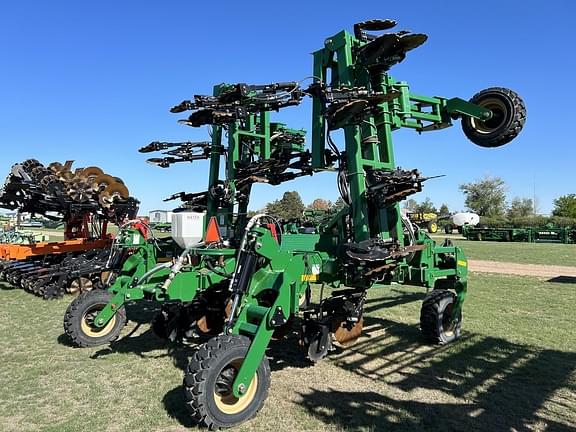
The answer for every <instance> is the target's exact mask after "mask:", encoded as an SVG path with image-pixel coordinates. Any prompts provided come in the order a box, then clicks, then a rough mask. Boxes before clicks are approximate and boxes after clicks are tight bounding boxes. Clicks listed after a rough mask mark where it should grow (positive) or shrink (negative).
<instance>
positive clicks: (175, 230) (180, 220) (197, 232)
mask: <svg viewBox="0 0 576 432" xmlns="http://www.w3.org/2000/svg"><path fill="white" fill-rule="evenodd" d="M205 217H206V213H205V212H202V213H199V212H177V213H172V238H173V239H174V241H175V242H176V243H177V244H178V246H180V247H181V248H183V249H185V248H187V247H189V246H192V245H194V244H196V243H199V242H200V241H202V237H204V219H205Z"/></svg>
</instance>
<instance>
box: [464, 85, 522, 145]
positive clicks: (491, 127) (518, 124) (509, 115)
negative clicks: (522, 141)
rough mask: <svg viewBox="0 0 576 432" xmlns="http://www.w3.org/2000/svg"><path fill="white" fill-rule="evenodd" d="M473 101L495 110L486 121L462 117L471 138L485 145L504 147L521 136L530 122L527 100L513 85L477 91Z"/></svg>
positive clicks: (471, 100)
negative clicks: (521, 132) (512, 88)
mask: <svg viewBox="0 0 576 432" xmlns="http://www.w3.org/2000/svg"><path fill="white" fill-rule="evenodd" d="M470 102H471V103H473V104H476V105H479V106H481V107H483V108H487V109H489V110H491V111H492V118H490V119H488V120H486V121H483V120H478V119H475V118H472V117H468V116H466V117H464V118H463V119H462V130H463V131H464V134H466V136H467V137H468V139H469V140H470V141H472V142H473V143H474V144H477V145H479V146H481V147H500V146H502V145H504V144H507V143H509V142H510V141H512V140H513V139H514V138H516V137H517V136H518V134H519V133H520V131H521V130H522V128H523V127H524V123H525V122H526V106H525V105H524V101H522V99H521V98H520V96H518V94H516V93H515V92H513V91H512V90H510V89H507V88H502V87H492V88H488V89H486V90H482V91H481V92H479V93H476V94H475V95H474V96H472V99H470Z"/></svg>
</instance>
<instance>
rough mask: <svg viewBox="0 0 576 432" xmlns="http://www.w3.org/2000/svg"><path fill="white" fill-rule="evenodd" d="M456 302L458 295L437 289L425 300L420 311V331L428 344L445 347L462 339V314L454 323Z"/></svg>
mask: <svg viewBox="0 0 576 432" xmlns="http://www.w3.org/2000/svg"><path fill="white" fill-rule="evenodd" d="M455 301H456V295H455V294H454V293H453V292H452V291H448V290H443V289H435V290H433V291H432V292H430V293H429V294H428V295H427V296H426V298H424V301H423V303H422V309H421V310H420V330H421V331H422V335H423V336H424V338H425V339H426V340H427V341H428V342H430V343H432V344H436V345H445V344H448V343H450V342H453V341H455V340H456V339H458V338H459V337H460V332H461V330H462V313H460V316H459V317H458V319H457V320H456V322H452V307H453V306H454V303H455Z"/></svg>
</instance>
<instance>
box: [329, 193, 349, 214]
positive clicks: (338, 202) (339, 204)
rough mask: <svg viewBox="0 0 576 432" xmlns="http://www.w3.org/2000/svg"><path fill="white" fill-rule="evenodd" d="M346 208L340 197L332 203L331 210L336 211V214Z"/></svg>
mask: <svg viewBox="0 0 576 432" xmlns="http://www.w3.org/2000/svg"><path fill="white" fill-rule="evenodd" d="M347 206H348V204H346V203H345V202H344V200H343V199H342V197H338V199H337V200H336V201H335V202H334V203H332V207H331V209H332V210H334V211H336V212H338V211H340V210H342V209H343V208H344V207H347Z"/></svg>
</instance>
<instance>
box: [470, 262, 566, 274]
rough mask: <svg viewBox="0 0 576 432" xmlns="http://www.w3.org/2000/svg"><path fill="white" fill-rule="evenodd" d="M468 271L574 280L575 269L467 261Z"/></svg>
mask: <svg viewBox="0 0 576 432" xmlns="http://www.w3.org/2000/svg"><path fill="white" fill-rule="evenodd" d="M468 266H469V269H470V271H476V272H483V273H501V274H509V275H520V276H537V277H543V278H561V277H566V278H576V267H568V266H557V265H538V264H518V263H511V262H498V261H481V260H468Z"/></svg>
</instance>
